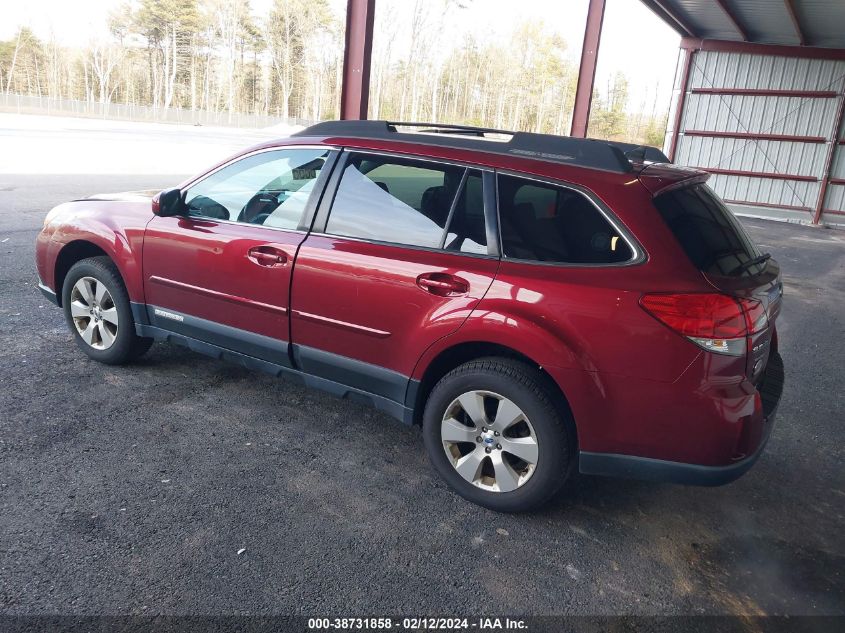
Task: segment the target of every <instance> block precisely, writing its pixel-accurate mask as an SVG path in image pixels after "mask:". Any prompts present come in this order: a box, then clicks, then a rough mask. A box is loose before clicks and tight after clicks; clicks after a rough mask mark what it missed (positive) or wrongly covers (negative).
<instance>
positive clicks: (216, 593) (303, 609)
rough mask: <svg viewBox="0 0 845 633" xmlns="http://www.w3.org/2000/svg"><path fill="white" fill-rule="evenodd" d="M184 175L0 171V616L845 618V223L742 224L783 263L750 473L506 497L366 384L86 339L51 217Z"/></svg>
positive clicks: (600, 483) (584, 481) (586, 485)
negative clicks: (519, 505) (348, 392)
mask: <svg viewBox="0 0 845 633" xmlns="http://www.w3.org/2000/svg"><path fill="white" fill-rule="evenodd" d="M180 179H181V176H179V175H177V174H168V175H155V174H151V175H144V176H134V177H133V176H124V175H119V174H118V175H110V176H98V175H91V174H89V175H75V174H58V175H56V174H53V175H51V174H26V175H15V174H0V614H6V615H9V614H75V615H95V614H96V615H101V614H113V615H120V614H204V615H213V614H229V615H231V614H246V613H250V614H287V615H325V614H333V615H337V614H357V615H380V614H381V615H384V614H388V615H390V614H392V615H432V614H441V615H451V614H459V613H460V614H479V613H491V612H492V613H494V614H525V615H529V614H579V615H589V614H631V615H679V614H686V615H694V614H747V615H755V614H787V615H818V614H827V615H845V536H843V535H844V534H845V469H843V448H842V437H843V431H845V389H843V386H842V378H843V371H845V369H843V368H845V345H843V339H845V232H842V231H831V230H825V229H814V228H809V227H802V226H796V225H787V224H781V223H773V222H767V221H763V220H748V221H745V224H746V226H747V227H748V228H749V230H750V232H751V234H752V235H753V237H754V238H755V239H756V240H757V241H758V243H760V244H761V245H763V246H764V248H766V249H767V250H770V251H771V252H772V254H773V256H774V257H775V258H776V259H777V260H779V262H780V264H781V266H782V269H783V271H784V279H785V301H784V311H783V314H782V317H781V319H780V321H779V331H780V345H781V352H782V355H783V358H784V361H785V364H786V372H787V382H786V388H785V392H784V396H783V400H782V402H781V406H780V411H779V415H778V420H777V424H776V427H775V430H774V433H773V436H772V438H771V441H770V442H769V445H768V447H767V449H766V452H765V454H764V455H763V456H762V458H761V459H760V461H759V462H758V463H757V465H756V466H755V467H754V468H753V469H752V470H751V471H750V472H749V473H748V474H747V475H745V476H744V477H743V478H741V479H740V480H738V481H737V482H735V483H733V484H730V485H728V486H725V487H721V488H693V487H684V486H675V485H661V484H653V483H641V482H635V481H624V480H614V479H604V478H591V477H578V478H577V479H575V480H574V481H572V482H571V483H570V484H569V485H568V486H567V487H566V489H565V490H564V492H563V494H561V495H560V497H559V498H557V499H556V500H555V501H554V502H553V503H552V504H551V505H550V506H549V507H548V508H547V509H545V510H543V511H541V512H538V513H535V514H530V515H501V514H496V513H493V512H490V511H487V510H484V509H482V508H479V507H476V506H473V505H470V504H469V503H467V502H465V501H463V500H462V499H461V498H459V497H458V496H456V495H455V494H453V493H452V492H450V491H449V489H448V488H447V487H446V486H445V484H444V483H443V482H441V481H440V479H439V478H438V477H437V475H436V474H435V473H434V472H433V470H432V469H431V467H430V466H429V464H428V462H427V459H426V455H425V451H424V447H423V441H422V437H421V434H420V431H419V429H416V428H407V427H404V426H402V425H400V424H399V423H397V422H394V421H393V420H392V419H390V418H388V417H387V416H385V415H383V414H381V413H379V412H377V411H375V410H372V409H370V408H367V407H365V406H362V405H360V404H356V403H353V402H348V401H343V400H339V399H336V398H333V397H331V396H328V395H325V394H322V393H320V392H316V391H309V390H306V389H305V388H302V387H300V386H297V385H294V384H291V383H289V382H285V381H284V380H280V379H275V378H272V377H269V376H267V375H264V374H260V373H254V372H250V371H247V370H246V369H243V368H241V367H239V366H235V365H231V364H227V363H224V362H220V361H215V360H211V359H208V358H205V357H203V356H200V355H197V354H194V353H192V352H189V351H186V350H185V349H181V348H177V347H172V346H168V345H164V344H156V345H155V346H154V347H153V349H152V350H151V351H150V353H149V354H148V355H147V356H145V357H144V358H143V359H142V360H141V361H139V362H138V363H136V364H134V365H130V366H126V367H108V366H104V365H100V364H97V363H95V362H93V361H91V360H88V359H87V357H85V356H84V355H83V354H82V353H81V352H80V351H79V350H78V349H77V348H76V346H75V344H74V343H73V342H72V339H71V335H70V333H69V332H68V330H67V328H66V326H65V323H64V320H63V317H62V314H61V311H60V310H59V309H57V308H56V307H54V306H52V305H51V304H50V303H48V302H47V301H46V300H45V299H44V298H43V297H42V296H41V295H40V293H39V292H38V290H37V288H36V284H37V277H36V273H35V267H34V262H33V253H34V239H35V235H36V233H37V231H38V230H39V229H40V226H41V223H42V219H43V217H44V214H45V213H46V212H47V211H48V210H49V209H50V207H52V206H53V205H55V204H57V203H59V202H62V201H64V200H68V199H72V198H75V197H79V196H83V195H87V194H90V193H94V192H103V191H123V190H130V189H149V188H156V187H165V186H168V185H172V184H175V183H177V182H178V181H179V180H180Z"/></svg>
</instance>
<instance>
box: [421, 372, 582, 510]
mask: <svg viewBox="0 0 845 633" xmlns="http://www.w3.org/2000/svg"><path fill="white" fill-rule="evenodd" d="M423 434H424V438H425V444H426V448H427V450H428V454H429V458H430V460H431V462H432V464H433V466H434V468H435V469H436V470H437V471H438V472H439V473H440V475H441V476H443V478H444V479H445V480H446V481H447V482H448V483H449V484H450V485H451V486H452V488H454V490H455V491H456V492H457V493H458V494H460V495H461V496H462V497H464V498H466V499H468V500H470V501H472V502H474V503H477V504H479V505H482V506H484V507H487V508H490V509H492V510H497V511H502V512H522V511H526V510H530V509H533V508H536V507H537V506H539V505H541V504H542V503H544V502H545V501H547V500H548V499H549V498H550V497H551V496H552V495H554V494H555V492H557V491H558V490H559V489H560V487H561V486H562V485H563V483H564V481H565V480H566V475H567V471H568V465H569V460H570V450H569V448H570V447H569V442H568V439H567V432H566V426H565V420H564V419H563V417H562V416H561V413H560V411H559V410H558V408H557V407H555V405H554V403H553V399H552V395H551V394H550V393H549V387H548V384H547V383H546V381H545V380H544V378H543V377H542V376H541V375H540V373H539V372H538V371H537V370H536V369H534V368H532V367H530V366H529V365H527V364H525V363H521V362H518V361H514V360H510V359H503V358H486V359H481V360H476V361H472V362H469V363H466V364H464V365H461V366H460V367H458V368H456V369H454V370H453V371H451V372H450V373H448V374H447V375H446V376H444V377H443V378H442V379H441V380H440V382H438V383H437V385H436V386H435V387H434V389H433V390H432V392H431V394H430V396H429V398H428V401H427V402H426V407H425V413H424V415H423Z"/></svg>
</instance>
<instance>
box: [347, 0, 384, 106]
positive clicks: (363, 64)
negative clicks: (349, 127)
mask: <svg viewBox="0 0 845 633" xmlns="http://www.w3.org/2000/svg"><path fill="white" fill-rule="evenodd" d="M375 13H376V0H347V3H346V35H345V42H344V49H343V84H342V87H341V91H340V118H341V119H366V118H367V108H368V106H369V102H370V61H371V58H372V53H373V22H374V19H375Z"/></svg>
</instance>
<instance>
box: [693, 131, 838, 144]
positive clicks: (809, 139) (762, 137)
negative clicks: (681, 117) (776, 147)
mask: <svg viewBox="0 0 845 633" xmlns="http://www.w3.org/2000/svg"><path fill="white" fill-rule="evenodd" d="M684 136H704V137H707V138H739V139H745V140H749V141H751V140H754V141H788V142H792V143H819V144H821V143H826V142H827V139H826V138H825V137H823V136H794V135H792V134H758V133H757V132H716V131H713V130H684ZM843 142H845V141H843Z"/></svg>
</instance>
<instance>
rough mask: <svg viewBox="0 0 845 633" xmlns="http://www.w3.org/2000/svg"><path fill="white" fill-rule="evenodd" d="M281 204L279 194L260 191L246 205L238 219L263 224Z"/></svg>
mask: <svg viewBox="0 0 845 633" xmlns="http://www.w3.org/2000/svg"><path fill="white" fill-rule="evenodd" d="M279 204H280V203H279V198H278V195H275V194H272V193H269V192H266V191H259V192H258V193H257V194H255V195H254V196H252V198H250V199H249V202H247V203H246V204H245V205H244V208H243V209H242V210H241V213H240V216H239V218H238V219H239V220H240V221H241V222H248V223H250V224H263V223H264V220H266V219H267V218H268V217H269V216H270V214H271V213H273V211H275V210H276V208H277V207H278V206H279Z"/></svg>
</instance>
